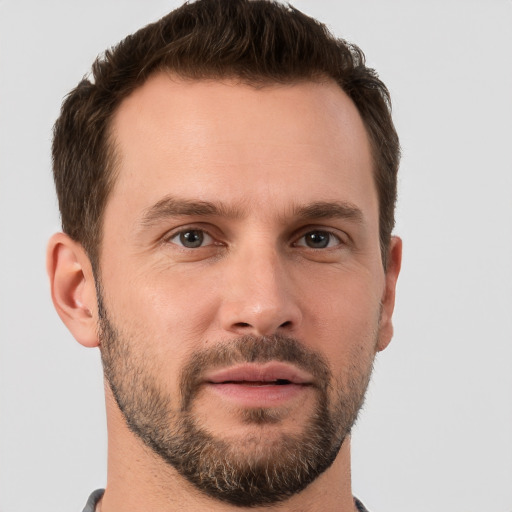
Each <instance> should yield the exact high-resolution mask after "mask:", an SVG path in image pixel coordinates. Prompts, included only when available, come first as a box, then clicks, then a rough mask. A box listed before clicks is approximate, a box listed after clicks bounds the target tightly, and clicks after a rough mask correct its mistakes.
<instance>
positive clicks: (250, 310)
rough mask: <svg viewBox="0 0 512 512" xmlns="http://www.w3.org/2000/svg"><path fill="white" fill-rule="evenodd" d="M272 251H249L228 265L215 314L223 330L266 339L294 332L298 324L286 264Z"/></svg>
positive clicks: (296, 307) (289, 274) (297, 303)
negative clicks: (218, 308)
mask: <svg viewBox="0 0 512 512" xmlns="http://www.w3.org/2000/svg"><path fill="white" fill-rule="evenodd" d="M292 264H293V263H292V262H286V261H282V259H281V258H280V257H279V254H278V253H277V251H275V250H266V251H264V252H263V251H261V250H254V251H249V252H248V253H247V254H246V255H245V256H240V257H238V258H237V261H236V262H234V261H233V260H232V261H231V262H230V265H229V271H228V272H227V276H225V277H226V281H227V282H225V284H224V286H225V288H224V291H225V295H224V298H223V301H222V304H221V307H220V311H219V315H220V321H221V324H222V328H223V330H224V331H228V332H231V333H235V334H237V335H255V336H270V335H272V334H278V333H279V334H288V335H291V334H292V333H294V332H295V331H296V330H297V329H298V327H299V326H300V324H301V321H302V312H301V308H300V305H299V302H298V297H297V293H296V290H295V288H296V287H295V286H294V282H293V277H292V275H291V274H292V272H291V269H290V265H292Z"/></svg>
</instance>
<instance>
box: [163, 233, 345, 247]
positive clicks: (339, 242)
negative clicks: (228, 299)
mask: <svg viewBox="0 0 512 512" xmlns="http://www.w3.org/2000/svg"><path fill="white" fill-rule="evenodd" d="M192 232H196V233H201V234H202V236H203V237H204V236H205V235H206V237H208V238H210V239H211V242H210V243H208V244H207V245H203V242H204V240H201V241H200V244H201V245H198V246H196V247H187V246H185V245H184V244H183V243H176V242H174V241H173V240H175V239H176V238H178V237H181V236H183V235H186V234H187V233H192ZM313 234H317V235H318V234H322V235H327V237H328V241H327V245H326V246H325V247H311V246H309V245H307V242H304V243H299V242H300V241H301V240H302V239H304V238H305V237H306V236H307V235H313ZM333 240H334V241H335V242H336V244H335V245H334V246H331V245H330V244H331V242H332V241H333ZM164 241H165V242H168V243H172V244H174V245H176V246H178V247H180V248H181V249H183V250H195V249H201V248H204V247H209V246H215V245H217V246H221V245H223V244H222V243H221V242H216V241H215V237H214V236H213V235H211V234H210V233H209V232H208V230H206V229H204V228H199V227H189V228H186V229H181V230H180V231H177V232H174V233H172V234H170V235H169V236H167V237H165V240H164ZM292 245H293V246H294V247H305V248H307V249H311V250H315V251H316V250H325V249H331V248H333V247H338V246H342V245H346V242H345V241H344V240H343V239H342V238H341V237H340V236H339V235H337V234H335V233H333V232H332V231H329V230H328V229H325V228H324V229H322V228H308V230H307V231H303V232H302V234H301V236H300V237H299V238H297V239H296V241H295V242H293V244H292Z"/></svg>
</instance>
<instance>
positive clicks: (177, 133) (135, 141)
mask: <svg viewBox="0 0 512 512" xmlns="http://www.w3.org/2000/svg"><path fill="white" fill-rule="evenodd" d="M111 128H112V135H113V139H114V140H115V145H116V153H117V155H116V156H117V162H118V168H117V178H116V183H115V185H114V188H113V191H112V194H111V197H110V199H109V202H108V204H107V211H106V216H105V221H106V222H107V221H108V215H107V214H108V210H109V209H113V208H114V209H115V208H116V207H117V203H119V202H122V204H123V205H124V207H125V208H129V209H130V211H132V212H135V211H141V210H143V209H145V208H147V207H149V206H151V204H154V203H156V202H157V201H158V200H159V199H161V198H162V196H165V195H167V194H172V195H174V196H178V197H179V196H183V197H186V198H196V199H199V200H212V199H215V200H216V201H221V202H231V203H237V204H242V203H245V204H246V205H248V206H249V205H251V204H252V205H259V206H261V205H262V204H280V203H283V202H285V201H286V200H288V199H289V200H293V201H294V202H298V203H307V202H308V201H315V200H316V201H318V200H339V199H343V200H345V199H352V200H354V197H352V198H350V197H339V196H340V194H341V195H342V196H343V195H345V196H346V195H348V196H350V195H351V196H356V197H358V201H359V202H362V203H365V202H366V205H364V204H363V205H361V206H366V207H368V208H371V209H374V210H375V211H376V193H375V186H374V183H373V172H372V169H373V162H372V157H371V151H370V145H369V142H368V137H367V134H366V130H365V127H364V125H363V122H362V120H361V117H360V115H359V113H358V111H357V109H356V107H355V106H354V104H353V103H352V101H351V100H350V99H349V98H348V97H347V96H346V94H345V93H344V92H343V91H342V90H341V89H340V87H339V86H338V85H337V84H335V83H334V82H332V81H326V82H322V83H318V82H300V83H296V84H287V85H275V84H274V85H267V86H263V87H254V86H250V85H245V84H240V83H236V82H233V81H222V82H221V81H214V80H199V81H198V80H183V79H178V78H176V77H172V76H169V75H168V74H164V73H160V74H157V75H155V76H153V77H151V78H150V79H149V80H148V81H147V82H146V83H145V84H144V85H143V86H142V87H140V88H139V89H137V90H136V91H134V93H133V94H132V95H130V96H129V97H128V98H126V99H125V100H124V101H123V102H122V103H121V105H120V107H119V109H118V111H117V112H116V114H115V116H114V118H113V122H112V127H111ZM328 196H333V197H328Z"/></svg>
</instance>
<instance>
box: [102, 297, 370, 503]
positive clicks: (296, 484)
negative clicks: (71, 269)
mask: <svg viewBox="0 0 512 512" xmlns="http://www.w3.org/2000/svg"><path fill="white" fill-rule="evenodd" d="M98 304H99V339H100V341H101V357H102V362H103V368H104V373H105V378H106V380H107V382H108V384H109V386H110V389H111V391H112V394H113V396H114V398H115V400H116V402H117V405H118V407H119V409H120V411H121V412H122V414H123V416H124V419H125V421H126V424H127V426H128V428H129V429H130V430H131V431H132V432H133V433H134V434H135V435H136V436H138V437H139V438H140V439H141V440H142V441H143V442H144V444H145V445H146V446H148V447H149V448H150V449H151V450H152V451H153V452H154V453H155V454H156V455H157V456H159V457H160V458H161V459H163V461H164V462H165V463H167V464H169V465H170V466H172V467H173V468H174V469H175V470H176V471H177V472H178V473H179V474H180V475H181V476H183V477H184V478H186V479H187V480H188V481H189V482H190V483H192V484H193V485H194V486H195V487H196V488H197V489H198V490H199V491H201V492H202V493H204V494H206V495H208V496H210V497H212V498H214V499H217V500H221V501H224V502H227V503H230V504H233V505H237V506H243V507H254V506H258V505H269V504H272V503H277V502H280V501H283V500H286V499H287V498H289V497H291V496H293V495H294V494H296V493H298V492H300V491H301V490H303V489H304V488H306V487H307V486H308V485H309V484H310V483H311V482H313V481H314V480H315V479H316V478H317V477H318V476H319V475H321V474H322V473H323V472H324V471H325V470H326V469H327V468H329V467H330V466H331V464H332V463H333V462H334V460H335V459H336V457H337V455H338V452H339V450H340V448H341V446H342V443H343V441H344V440H345V438H346V437H347V435H348V434H349V433H350V431H351V428H352V426H353V424H354V423H355V421H356V419H357V415H358V412H359V410H360V408H361V407H362V405H363V402H364V395H365V392H366V388H367V386H368V382H369V379H370V375H371V371H372V364H373V357H371V358H365V359H363V360H358V358H357V356H354V358H353V359H352V360H351V361H350V362H349V364H347V367H346V368H345V371H344V374H343V375H339V376H337V378H336V377H334V376H333V375H332V372H331V370H330V368H329V365H328V363H327V362H326V361H325V359H324V358H323V356H321V355H320V354H318V353H317V352H314V351H312V350H310V349H308V348H306V347H305V346H304V345H303V344H302V343H300V342H299V341H298V340H296V339H294V338H291V337H286V336H282V335H273V336H265V337H258V336H243V337H239V338H236V339H229V340H227V341H225V342H220V343H217V344H215V345H214V346H212V347H210V348H208V349H203V350H201V351H196V352H194V353H193V354H192V355H191V356H190V357H189V360H188V361H187V362H186V364H184V366H183V367H182V369H181V371H180V375H179V390H180V392H179V396H171V393H169V391H168V390H165V389H163V388H162V386H161V379H159V378H158V375H159V373H158V371H155V368H157V367H158V366H159V364H160V362H159V361H158V356H156V355H154V356H153V358H152V355H151V353H150V351H148V349H147V347H149V346H150V344H149V343H148V344H142V343H141V341H144V340H140V339H138V340H134V339H132V338H130V336H127V335H124V334H123V333H121V331H120V330H118V329H117V328H116V326H115V325H113V323H112V322H111V320H110V319H109V316H108V314H107V311H106V308H105V306H104V303H103V301H102V298H101V293H100V290H98ZM363 341H364V342H366V343H367V342H368V340H363ZM137 346H138V347H141V346H144V347H146V348H145V350H144V351H142V350H141V351H140V353H136V352H135V350H134V348H135V347H137ZM368 359H369V360H368ZM269 361H284V362H288V363H291V364H293V365H295V366H297V367H298V368H301V369H303V370H306V371H307V372H309V373H310V374H311V375H312V376H313V377H314V381H315V385H314V389H313V391H314V394H315V400H314V406H313V408H312V411H311V413H310V414H309V416H308V418H307V419H306V420H305V421H304V425H303V426H302V429H301V430H300V432H299V433H294V434H291V433H286V432H284V431H283V432H280V433H279V434H278V435H277V436H275V435H274V436H268V435H267V432H268V431H266V430H265V429H266V428H268V427H269V426H270V425H272V426H273V428H277V427H276V425H277V426H278V425H279V422H280V421H282V411H281V410H280V409H279V408H277V409H271V408H251V409H243V408H240V410H239V411H237V414H238V415H239V417H240V418H241V420H242V422H243V423H244V424H246V425H252V426H254V428H253V429H252V431H251V432H253V433H252V434H250V435H249V436H246V437H244V438H243V439H241V438H240V439H236V438H233V437H232V438H231V439H230V438H229V437H227V436H225V437H222V436H221V435H219V434H214V433H212V432H211V431H209V430H208V428H207V426H206V425H204V422H202V421H201V419H200V418H199V415H198V414H197V411H195V410H194V405H195V404H196V403H197V397H198V394H200V391H201V389H202V384H203V383H204V380H203V375H204V374H205V372H206V371H207V370H212V369H214V368H217V367H218V368H220V367H226V366H231V365H234V364H238V363H266V362H269Z"/></svg>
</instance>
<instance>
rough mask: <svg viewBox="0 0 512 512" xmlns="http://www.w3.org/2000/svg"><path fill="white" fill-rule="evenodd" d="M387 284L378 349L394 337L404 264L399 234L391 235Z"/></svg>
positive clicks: (382, 300)
mask: <svg viewBox="0 0 512 512" xmlns="http://www.w3.org/2000/svg"><path fill="white" fill-rule="evenodd" d="M387 263H388V264H387V268H386V274H385V286H384V292H383V294H382V299H381V304H382V306H381V315H380V327H379V338H378V341H377V350H378V351H379V352H380V351H381V350H384V349H385V348H386V347H387V346H388V345H389V342H390V341H391V338H392V337H393V322H392V316H393V310H394V309H395V290H396V282H397V279H398V274H399V273H400V267H401V265H402V240H401V239H400V238H398V237H397V236H393V237H391V242H390V244H389V249H388V259H387Z"/></svg>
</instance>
